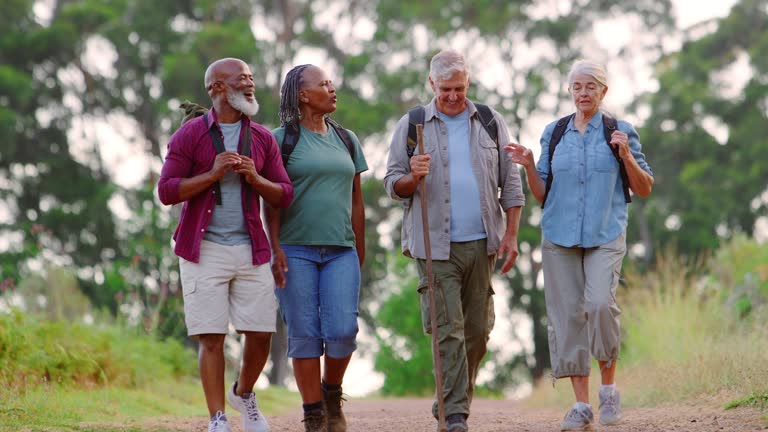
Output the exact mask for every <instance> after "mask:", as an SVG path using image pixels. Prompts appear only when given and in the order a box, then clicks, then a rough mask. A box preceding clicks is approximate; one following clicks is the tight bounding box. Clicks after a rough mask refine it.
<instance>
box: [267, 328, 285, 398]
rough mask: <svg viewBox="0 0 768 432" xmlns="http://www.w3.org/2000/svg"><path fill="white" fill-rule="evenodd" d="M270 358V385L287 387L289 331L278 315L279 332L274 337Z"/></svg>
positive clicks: (268, 375) (268, 376)
mask: <svg viewBox="0 0 768 432" xmlns="http://www.w3.org/2000/svg"><path fill="white" fill-rule="evenodd" d="M269 358H270V359H271V361H272V367H271V368H270V370H269V374H267V378H269V384H270V385H274V386H279V387H285V386H286V380H287V378H288V371H289V367H288V329H286V328H285V323H284V322H283V319H282V318H281V317H280V314H279V313H278V314H277V330H276V331H275V334H274V335H273V336H272V346H271V347H270V353H269Z"/></svg>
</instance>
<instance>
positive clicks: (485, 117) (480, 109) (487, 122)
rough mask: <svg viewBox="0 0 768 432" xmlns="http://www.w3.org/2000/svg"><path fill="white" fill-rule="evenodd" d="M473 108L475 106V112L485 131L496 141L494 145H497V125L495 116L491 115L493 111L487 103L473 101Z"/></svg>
mask: <svg viewBox="0 0 768 432" xmlns="http://www.w3.org/2000/svg"><path fill="white" fill-rule="evenodd" d="M475 108H477V114H478V115H479V116H480V123H481V124H482V125H483V128H484V129H485V131H486V132H487V133H488V135H489V136H490V137H491V138H492V139H493V141H494V142H495V143H496V146H497V147H498V145H499V125H498V124H497V123H496V118H495V117H494V116H493V111H491V109H490V108H489V107H488V105H483V104H481V103H475Z"/></svg>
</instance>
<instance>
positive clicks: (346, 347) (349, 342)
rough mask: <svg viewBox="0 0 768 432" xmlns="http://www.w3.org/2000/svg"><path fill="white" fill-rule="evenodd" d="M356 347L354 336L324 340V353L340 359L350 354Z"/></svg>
mask: <svg viewBox="0 0 768 432" xmlns="http://www.w3.org/2000/svg"><path fill="white" fill-rule="evenodd" d="M356 349H357V340H356V339H355V338H348V339H334V340H326V341H325V355H326V356H328V357H330V358H335V359H342V358H347V357H349V356H351V355H352V353H353V352H355V350H356Z"/></svg>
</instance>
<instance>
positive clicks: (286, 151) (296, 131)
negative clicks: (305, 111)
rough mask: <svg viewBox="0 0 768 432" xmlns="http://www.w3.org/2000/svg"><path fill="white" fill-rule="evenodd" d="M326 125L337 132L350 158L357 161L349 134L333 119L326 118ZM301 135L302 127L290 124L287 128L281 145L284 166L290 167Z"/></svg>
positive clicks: (353, 144)
mask: <svg viewBox="0 0 768 432" xmlns="http://www.w3.org/2000/svg"><path fill="white" fill-rule="evenodd" d="M325 124H327V125H328V127H330V128H331V129H333V131H334V132H336V135H337V136H338V137H339V139H340V140H341V142H343V143H344V146H345V147H346V148H347V151H348V152H349V156H350V157H351V158H352V160H353V161H354V160H355V143H354V142H353V141H352V137H351V136H350V135H349V132H348V131H347V130H346V129H344V128H343V127H342V126H341V125H340V124H338V123H336V122H335V121H334V120H333V119H331V118H329V117H326V118H325ZM300 134H301V126H299V125H298V124H288V125H286V126H285V135H283V142H282V143H281V144H280V153H281V154H282V157H283V165H284V166H285V165H288V158H289V157H290V156H291V153H293V150H295V149H296V144H298V143H299V135H300Z"/></svg>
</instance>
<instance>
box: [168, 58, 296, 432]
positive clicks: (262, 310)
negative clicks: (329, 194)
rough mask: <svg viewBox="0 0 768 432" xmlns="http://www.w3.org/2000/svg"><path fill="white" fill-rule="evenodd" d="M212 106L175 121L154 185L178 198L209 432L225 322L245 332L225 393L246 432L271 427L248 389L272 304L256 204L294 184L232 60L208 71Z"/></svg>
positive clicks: (221, 420) (215, 424)
mask: <svg viewBox="0 0 768 432" xmlns="http://www.w3.org/2000/svg"><path fill="white" fill-rule="evenodd" d="M204 82H205V88H206V90H207V91H208V95H209V96H210V97H211V101H212V105H213V108H212V109H211V110H210V111H209V112H207V113H206V114H205V115H202V116H199V117H196V118H194V119H192V120H190V121H188V122H186V123H184V125H182V126H181V127H180V128H179V130H177V131H176V133H174V134H173V136H172V137H171V140H170V142H169V143H168V155H167V156H166V159H165V162H164V164H163V169H162V172H161V175H160V181H159V183H158V195H159V197H160V201H161V202H162V203H163V204H166V205H172V204H177V203H180V202H185V205H184V206H183V209H182V212H181V215H180V217H179V225H178V227H177V228H176V232H175V233H174V236H173V238H174V240H175V241H176V244H175V247H174V252H175V253H176V255H178V256H179V268H180V275H181V284H182V291H183V294H184V315H185V323H186V325H187V332H188V334H189V336H191V337H194V338H197V340H198V341H199V343H200V349H199V368H200V380H201V381H202V385H203V392H204V393H205V399H206V402H207V405H208V412H209V415H210V416H211V419H210V422H209V425H208V431H209V432H230V426H229V423H228V422H227V417H226V415H225V414H224V412H225V407H224V395H225V383H224V339H225V337H226V335H227V333H228V332H229V325H230V323H231V324H232V326H233V327H234V328H235V330H236V331H237V332H238V333H239V334H243V335H244V336H245V343H244V346H243V360H242V366H241V368H240V374H239V376H238V379H237V380H236V381H235V382H234V384H233V385H232V386H231V387H230V388H229V391H228V392H227V393H226V395H227V399H228V400H229V403H230V404H231V405H232V406H233V407H234V408H235V409H237V410H238V411H240V413H241V414H242V418H243V427H244V430H245V431H246V432H265V431H268V430H269V426H268V424H267V421H266V419H265V418H264V416H263V415H262V414H261V412H260V411H259V408H258V404H257V402H256V396H255V394H254V393H253V386H254V384H255V383H256V380H257V379H258V377H259V375H260V374H261V372H262V369H263V368H264V364H265V363H266V361H267V356H268V355H269V345H270V341H271V337H272V333H274V331H275V322H276V310H277V304H276V300H275V295H274V291H273V289H274V279H273V276H272V272H271V269H270V258H271V250H270V246H269V242H268V240H267V237H266V235H265V233H264V228H263V224H262V221H261V216H260V215H261V211H260V200H261V199H263V200H265V201H266V202H267V203H269V204H270V205H271V206H273V207H279V208H285V207H288V205H289V204H290V203H291V200H292V199H293V187H292V185H291V182H290V180H289V178H288V175H287V174H286V172H285V169H284V167H283V163H282V159H281V155H280V149H279V147H278V145H277V142H276V141H275V139H274V137H273V135H272V133H271V132H270V131H269V130H268V129H266V128H264V127H263V126H261V125H259V124H257V123H255V122H252V121H251V120H250V118H249V116H252V115H255V114H256V113H257V112H258V110H259V104H258V102H257V101H256V98H255V91H254V90H255V85H254V82H253V74H252V73H251V70H250V68H249V67H248V65H247V64H246V63H245V62H243V61H242V60H239V59H234V58H225V59H221V60H217V61H215V62H213V63H212V64H211V65H210V66H208V69H207V70H206V72H205V81H204Z"/></svg>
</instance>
